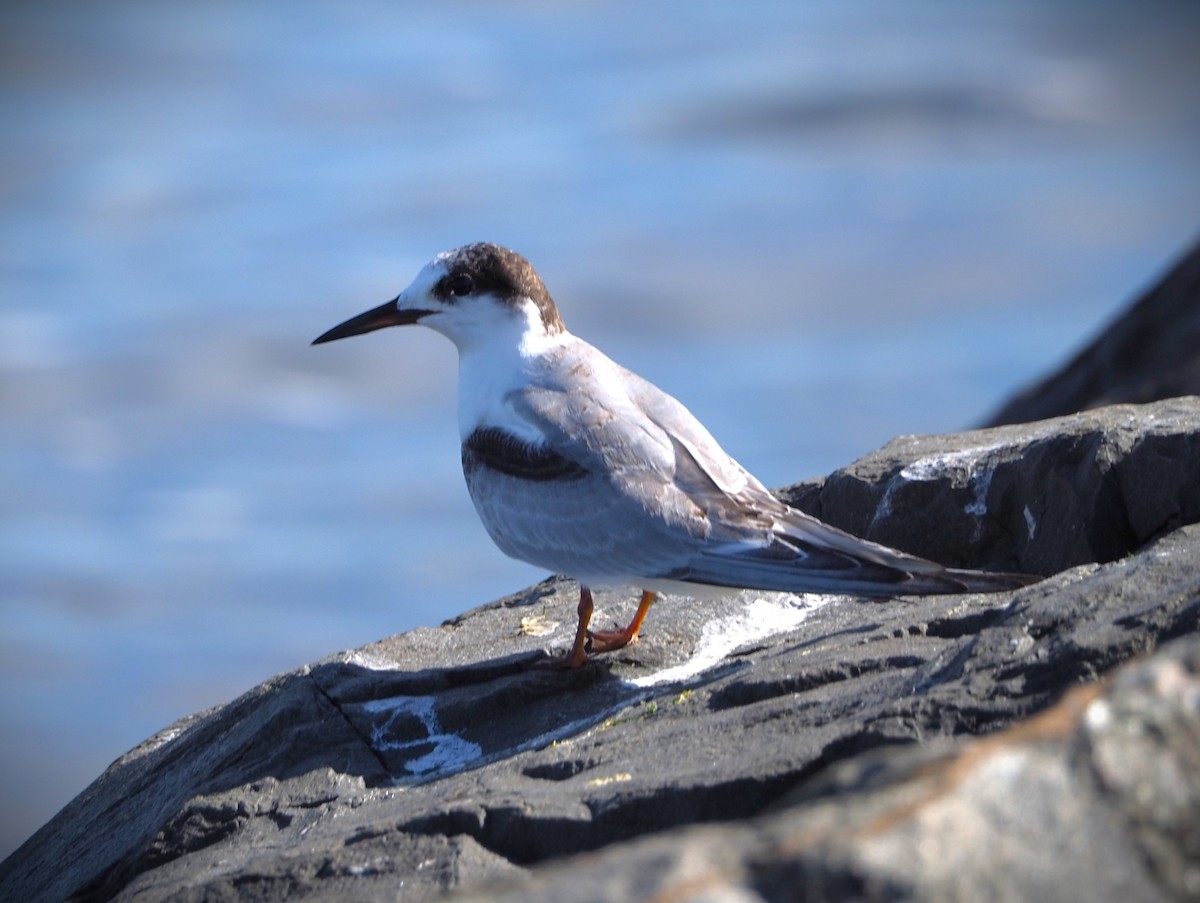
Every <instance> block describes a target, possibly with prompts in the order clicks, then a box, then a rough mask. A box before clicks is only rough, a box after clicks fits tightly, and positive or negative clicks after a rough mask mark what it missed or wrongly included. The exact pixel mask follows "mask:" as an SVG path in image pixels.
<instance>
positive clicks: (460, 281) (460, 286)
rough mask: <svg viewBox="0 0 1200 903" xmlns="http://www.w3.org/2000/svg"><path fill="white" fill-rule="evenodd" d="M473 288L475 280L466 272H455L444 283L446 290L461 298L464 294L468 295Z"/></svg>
mask: <svg viewBox="0 0 1200 903" xmlns="http://www.w3.org/2000/svg"><path fill="white" fill-rule="evenodd" d="M474 288H475V280H474V279H472V278H471V277H470V276H468V275H467V274H466V273H455V274H454V275H453V276H451V277H450V281H449V282H447V283H446V291H448V292H449V293H450V294H452V295H453V296H454V297H455V298H461V297H463V296H464V295H469V294H471V292H472V291H473V290H474Z"/></svg>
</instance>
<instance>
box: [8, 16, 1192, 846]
mask: <svg viewBox="0 0 1200 903" xmlns="http://www.w3.org/2000/svg"><path fill="white" fill-rule="evenodd" d="M1198 11H1200V5H1197V4H1195V3H1192V2H1190V0H1180V2H1170V0H1147V2H1138V3H1134V2H1126V3H1118V2H1104V0H1086V2H1085V0H1078V2H1076V0H1057V2H1048V0H1013V2H1005V3H958V2H950V0H917V2H912V3H906V4H893V3H889V2H885V0H849V2H843V0H837V2H833V0H815V2H795V0H787V2H758V3H742V4H733V3H724V2H695V3H686V4H684V3H679V4H669V3H661V2H624V3H584V2H579V3H566V4H555V3H537V2H526V3H462V2H453V3H438V4H416V3H385V2H344V3H339V4H310V3H284V2H272V3H258V4H239V3H233V2H211V3H205V4H188V5H184V4H171V3H156V2H149V0H146V2H130V0H114V2H109V3H104V4H97V3H80V2H62V3H53V4H51V3H32V2H25V3H17V4H10V5H9V6H8V7H6V12H5V16H4V24H3V26H2V31H0V72H2V73H3V79H2V83H0V117H2V118H0V122H2V124H3V139H4V140H3V143H2V144H0V160H2V161H3V166H2V171H0V518H2V519H0V681H2V683H0V775H3V777H2V778H0V812H3V813H4V815H3V825H2V826H0V854H4V853H7V852H9V851H11V850H12V849H13V848H14V847H15V846H16V845H17V844H18V843H19V842H20V841H21V840H23V839H24V838H25V837H26V836H28V834H29V833H30V832H31V831H32V830H34V829H35V828H36V827H37V826H38V825H39V824H41V823H42V822H43V821H45V819H47V818H48V817H49V816H50V815H52V814H53V812H54V811H55V810H56V809H57V808H58V807H59V806H61V805H62V804H64V803H65V802H67V801H68V800H69V799H70V798H71V797H72V796H74V795H75V794H76V793H78V792H79V791H80V790H81V789H83V787H84V786H85V785H86V784H87V783H88V782H89V781H90V780H91V779H92V778H94V777H96V776H97V775H98V774H99V772H100V771H101V770H102V769H103V768H104V767H105V766H106V765H107V764H108V763H109V762H110V761H111V760H112V759H113V758H115V757H116V756H118V755H119V754H121V753H122V752H124V751H125V750H127V749H128V748H130V747H132V746H134V745H135V744H137V743H138V742H139V741H140V740H142V739H143V738H145V737H146V736H148V735H149V734H151V733H152V732H154V731H155V730H157V729H158V728H160V727H163V726H164V725H166V724H168V723H169V722H170V721H172V720H174V719H176V718H178V717H180V716H182V715H185V714H188V713H190V712H192V711H195V710H197V709H200V708H203V707H207V706H211V705H214V704H217V703H219V702H222V701H224V700H227V699H229V698H231V697H233V696H235V695H236V694H238V693H240V692H241V691H243V690H245V689H247V688H249V687H251V686H252V685H254V684H255V683H257V682H259V681H261V680H263V679H265V678H267V677H269V676H271V675H272V674H275V673H277V672H279V671H282V670H285V669H290V668H294V667H297V666H299V665H302V664H304V663H306V662H309V661H313V660H315V659H317V658H320V657H322V656H324V655H326V654H328V653H330V652H333V651H335V650H337V649H340V648H347V647H353V646H357V645H361V644H363V643H367V642H369V641H372V640H374V639H377V638H379V637H382V636H385V635H387V634H390V633H395V632H399V631H402V630H406V629H409V628H412V627H414V626H417V625H435V624H437V623H439V622H440V621H442V620H443V619H444V618H446V617H449V616H452V615H454V614H456V613H459V612H461V611H463V610H464V609H466V608H468V607H470V606H473V605H476V604H478V603H482V602H485V601H488V600H490V599H493V598H495V597H498V596H500V595H503V594H506V593H509V592H512V591H514V590H517V589H519V588H521V587H523V586H525V585H527V584H529V583H531V582H533V581H535V580H537V579H540V578H541V577H542V576H544V575H543V574H542V573H541V572H539V571H537V570H535V569H533V568H529V567H526V566H524V565H521V564H518V563H516V562H511V561H508V560H507V559H505V558H504V557H503V556H502V555H501V554H500V553H499V552H497V551H496V550H495V549H494V548H493V547H492V546H491V544H490V542H489V541H488V539H487V537H486V535H485V534H484V532H483V530H482V528H481V527H480V526H479V524H478V523H477V521H476V519H475V515H474V512H473V510H472V508H471V505H470V501H469V499H468V498H467V495H466V491H465V489H464V487H463V484H462V479H461V474H460V472H459V464H458V438H457V434H456V426H455V413H454V370H455V364H456V361H455V356H454V350H453V346H451V345H450V344H449V343H448V342H446V341H445V340H444V339H442V338H440V337H439V336H437V335H435V334H434V333H431V332H428V331H426V330H419V329H410V330H407V331H400V330H389V331H385V332H381V333H376V334H373V335H371V336H367V337H364V338H359V339H354V340H352V341H347V342H340V343H337V344H335V345H330V346H325V347H321V348H310V347H309V345H308V343H309V341H310V340H311V339H312V338H313V337H314V336H316V335H317V334H318V333H320V332H322V331H323V330H325V329H326V328H328V327H330V326H332V325H334V324H335V323H338V322H340V321H341V320H343V319H345V318H346V317H348V316H350V315H352V314H355V313H358V312H360V311H362V310H365V309H366V308H368V307H373V306H375V305H377V304H379V303H381V302H382V301H384V300H386V299H387V298H390V297H392V296H394V295H395V294H396V293H397V292H398V291H399V290H400V289H401V288H403V287H404V285H406V284H407V283H408V281H409V279H411V277H412V276H413V275H414V274H415V272H416V270H417V269H418V268H419V266H420V265H421V264H422V263H424V262H425V260H427V259H428V258H429V257H431V256H432V255H433V254H434V253H436V252H438V251H440V250H442V249H444V248H448V247H452V246H455V245H459V244H462V243H464V242H468V241H474V240H479V239H488V240H493V241H498V242H500V243H502V244H506V245H508V246H510V247H513V248H515V249H517V250H519V251H521V252H522V253H524V254H525V255H526V256H528V257H530V258H531V260H532V261H533V262H534V264H535V266H537V268H538V269H539V271H540V272H541V273H542V275H543V277H544V278H545V280H546V282H547V284H548V286H549V288H550V290H551V292H552V293H553V294H554V296H555V297H556V299H557V300H558V302H559V305H560V307H561V308H562V309H563V313H564V316H565V318H566V321H567V323H568V326H570V327H571V328H572V329H573V330H574V331H575V332H577V333H579V334H581V335H583V336H585V337H586V338H588V339H589V340H591V341H593V342H594V343H595V344H598V345H599V346H600V347H602V348H604V349H605V350H606V351H607V352H608V353H609V354H610V355H611V356H613V357H614V358H616V359H617V360H618V361H620V362H622V363H624V364H626V365H627V366H630V367H632V368H633V369H635V370H637V371H639V372H641V373H642V374H643V375H645V376H647V377H649V378H650V379H652V380H654V381H655V382H657V383H659V384H660V385H661V386H663V387H664V388H666V389H668V390H669V391H672V392H673V393H674V394H676V395H678V396H680V397H681V398H682V399H683V400H684V401H685V403H687V404H688V405H689V406H690V407H691V408H692V410H693V411H694V412H695V413H696V414H697V415H698V416H699V417H700V418H701V419H702V420H703V421H705V422H706V423H707V424H708V425H709V427H710V428H711V429H712V430H713V432H714V433H715V434H716V435H717V436H718V437H719V438H721V439H722V441H723V443H724V444H725V445H726V447H727V448H728V449H729V450H730V451H731V452H732V453H733V454H734V455H735V456H736V457H737V458H739V459H740V460H741V461H742V462H743V463H744V464H745V465H747V467H749V468H750V469H751V470H752V471H754V472H755V473H756V474H757V475H758V476H759V477H761V478H762V479H763V480H764V481H765V482H766V483H767V484H768V485H782V484H786V483H789V482H794V481H796V480H799V479H802V478H807V477H811V476H815V475H818V474H823V473H825V472H828V471H829V470H832V469H834V468H836V467H838V466H840V465H843V464H846V463H848V462H849V461H851V460H852V459H853V458H855V457H856V456H858V455H861V454H863V453H865V452H867V451H869V450H871V449H872V448H875V447H876V446H878V445H880V444H882V443H884V442H885V441H887V440H888V439H889V438H891V437H892V436H893V435H896V434H898V433H908V432H937V431H948V430H955V429H959V428H963V427H966V426H969V425H971V424H973V423H976V422H978V421H979V420H981V419H982V418H983V417H985V416H986V415H987V414H988V412H989V411H990V410H992V409H993V408H994V407H995V406H996V405H997V404H998V403H999V402H1000V401H1001V400H1002V399H1003V398H1004V397H1005V396H1007V395H1008V394H1009V393H1010V392H1012V391H1013V390H1014V389H1016V388H1018V387H1019V386H1021V385H1022V384H1024V383H1026V382H1028V381H1029V380H1031V379H1033V378H1034V377H1036V376H1038V375H1039V374H1041V373H1043V372H1044V371H1045V370H1046V369H1047V368H1049V367H1051V366H1053V365H1055V364H1057V363H1058V362H1060V361H1061V360H1062V359H1063V357H1064V355H1065V353H1066V352H1067V351H1068V350H1069V349H1072V348H1074V347H1077V346H1078V345H1079V344H1080V343H1081V342H1082V341H1083V340H1084V339H1085V338H1086V337H1087V336H1089V335H1090V334H1092V333H1093V332H1094V331H1095V330H1096V329H1097V328H1098V327H1099V326H1100V325H1101V324H1102V323H1103V322H1104V321H1105V320H1106V319H1107V318H1108V317H1109V316H1111V315H1112V314H1113V313H1114V312H1115V311H1116V310H1117V309H1119V308H1120V307H1121V306H1122V305H1123V304H1124V303H1125V302H1126V301H1128V300H1129V299H1130V298H1131V297H1132V296H1133V294H1134V293H1135V292H1136V291H1137V290H1139V289H1140V288H1143V287H1145V286H1146V285H1147V284H1148V283H1149V282H1150V281H1152V280H1153V279H1154V278H1155V277H1156V276H1157V275H1158V274H1159V273H1160V272H1161V270H1162V268H1163V267H1165V266H1166V265H1167V264H1168V263H1169V262H1170V260H1171V258H1172V257H1173V256H1174V255H1175V254H1177V253H1178V252H1179V251H1181V250H1182V249H1183V248H1184V246H1185V245H1187V244H1188V243H1189V242H1190V241H1191V240H1192V239H1193V238H1194V237H1195V233H1196V230H1197V228H1198V227H1200V215H1198V211H1200V141H1198V138H1200V103H1197V87H1196V86H1197V85H1198V84H1200V55H1197V54H1196V52H1195V49H1194V48H1195V46H1196V38H1197V37H1200V30H1198V28H1197V25H1198V22H1200V17H1198V15H1197V13H1198ZM563 614H564V619H565V620H566V621H567V622H569V620H570V613H568V612H564V613H563ZM563 639H564V641H565V638H563Z"/></svg>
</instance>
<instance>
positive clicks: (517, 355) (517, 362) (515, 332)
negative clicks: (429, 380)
mask: <svg viewBox="0 0 1200 903" xmlns="http://www.w3.org/2000/svg"><path fill="white" fill-rule="evenodd" d="M494 310H495V314H496V315H495V316H486V317H481V318H480V319H479V320H478V321H475V322H473V323H471V324H469V325H468V328H455V329H454V330H453V333H454V334H451V331H450V330H442V329H439V330H438V331H439V332H444V333H445V334H446V335H447V336H448V337H449V338H450V339H451V340H452V341H453V342H454V344H455V345H456V346H457V347H458V430H459V435H460V437H461V438H462V439H463V440H465V439H466V438H467V437H468V436H470V435H471V433H473V432H474V431H475V430H476V429H478V428H480V427H489V426H496V427H502V428H503V429H505V430H508V431H509V432H512V433H514V434H515V435H518V436H521V437H522V438H525V439H528V440H529V441H532V442H536V441H540V434H539V433H538V431H537V430H536V428H534V427H533V425H532V424H529V423H528V422H527V421H525V420H524V419H523V418H521V417H520V416H519V415H518V414H517V413H516V411H515V410H514V409H513V407H512V404H511V403H510V400H509V395H510V393H512V392H513V391H514V390H516V389H519V388H521V387H523V386H526V385H528V384H529V382H530V381H531V378H533V377H535V374H536V372H537V371H538V370H539V369H540V363H541V361H542V360H543V359H544V356H545V355H546V354H547V353H548V352H549V351H550V350H551V349H553V348H555V347H557V346H559V345H561V344H562V343H563V341H564V340H565V339H566V337H567V335H568V333H566V332H565V331H563V332H559V333H555V334H554V335H547V334H546V329H545V327H544V326H543V325H542V319H541V315H540V314H539V313H538V310H537V308H536V307H535V306H534V305H533V304H532V303H531V302H527V303H524V304H522V305H521V306H520V308H518V309H517V310H513V309H512V308H509V309H507V310H501V309H499V308H498V307H496V308H494ZM435 321H436V318H430V322H429V324H428V325H430V326H433V327H434V328H435V329H436V328H438V325H440V324H437V325H435ZM455 325H456V327H457V326H460V325H461V324H455Z"/></svg>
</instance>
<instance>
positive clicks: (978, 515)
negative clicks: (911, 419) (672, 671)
mask: <svg viewBox="0 0 1200 903" xmlns="http://www.w3.org/2000/svg"><path fill="white" fill-rule="evenodd" d="M1197 403H1198V402H1197V399H1196V398H1194V397H1191V398H1181V399H1176V400H1168V401H1164V402H1160V403H1158V404H1154V405H1148V406H1134V405H1124V406H1113V407H1109V408H1104V409H1102V410H1099V411H1093V412H1085V413H1083V414H1077V415H1075V416H1073V417H1064V418H1058V419H1054V420H1047V421H1043V422H1040V423H1032V424H1022V425H1016V426H1009V427H997V428H993V429H987V430H976V431H974V432H968V433H959V434H956V435H953V436H900V437H898V438H896V439H893V440H892V441H891V442H889V443H888V444H887V445H885V446H884V447H883V448H882V449H880V450H879V451H877V452H874V453H873V454H870V455H868V456H866V457H865V458H862V459H860V460H858V461H856V462H855V463H854V464H852V465H850V466H849V467H847V468H845V469H843V470H839V471H837V472H836V473H834V474H831V475H830V476H829V477H826V478H824V479H819V480H812V481H809V482H806V483H800V484H798V485H796V486H791V487H788V488H787V489H785V490H782V491H781V492H780V493H779V495H780V497H781V498H783V499H785V500H786V501H787V502H788V503H789V504H791V505H794V506H796V507H797V508H800V509H802V510H804V511H807V512H808V513H810V514H812V515H815V516H816V517H819V518H821V519H822V520H824V521H825V522H827V523H830V524H833V525H834V526H837V527H841V528H842V529H844V530H848V531H850V532H851V533H854V534H855V535H857V536H863V537H866V538H867V539H872V540H874V541H876V542H881V543H883V544H885V545H889V546H893V547H894V548H898V549H903V550H904V551H906V552H912V553H914V554H916V555H921V556H923V557H926V558H931V559H933V560H934V561H940V562H942V563H943V564H949V565H955V566H960V567H980V568H984V569H992V570H1005V571H1011V570H1016V571H1024V572H1027V573H1035V574H1053V573H1057V572H1058V571H1061V570H1063V569H1065V568H1069V567H1073V566H1074V565H1078V564H1085V563H1087V562H1091V561H1099V562H1106V561H1115V560H1117V559H1119V558H1122V557H1124V556H1126V555H1129V554H1130V553H1132V552H1134V551H1136V550H1137V549H1139V548H1141V547H1142V546H1143V545H1144V544H1145V543H1146V542H1147V541H1148V540H1150V539H1153V538H1155V537H1157V536H1162V535H1163V534H1165V533H1167V532H1169V531H1170V530H1173V529H1175V528H1176V527H1179V526H1181V525H1183V524H1190V523H1195V522H1196V521H1200V432H1198V431H1197V429H1196V427H1197V426H1200V423H1197V421H1196V419H1195V411H1196V409H1197Z"/></svg>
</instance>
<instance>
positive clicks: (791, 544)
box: [659, 509, 1041, 597]
mask: <svg viewBox="0 0 1200 903" xmlns="http://www.w3.org/2000/svg"><path fill="white" fill-rule="evenodd" d="M787 515H788V516H787V518H786V520H784V521H783V522H782V523H780V524H778V526H777V529H776V530H775V532H774V533H773V534H772V536H771V538H770V540H769V541H768V542H767V543H765V544H764V543H761V542H760V543H750V542H747V543H735V544H727V545H721V546H718V547H715V548H713V549H708V550H704V551H702V552H700V553H699V554H697V555H695V556H693V558H692V559H691V560H690V561H689V562H688V563H687V565H686V566H684V567H680V568H675V569H674V570H672V571H671V572H670V573H668V574H661V575H659V576H661V577H664V578H668V579H672V580H683V581H687V582H692V583H702V584H707V585H710V586H728V587H739V588H745V589H762V590H771V591H776V592H811V593H846V594H850V595H862V596H873V597H890V596H900V595H927V594H929V595H932V594H950V593H995V592H1003V591H1005V590H1012V589H1018V588H1020V587H1022V586H1027V585H1029V584H1030V583H1034V582H1036V581H1037V580H1040V579H1041V578H1040V577H1038V576H1036V575H1030V574H1013V573H1003V572H993V571H974V570H967V569H961V568H947V567H943V566H942V565H940V564H937V563H936V562H933V561H929V560H927V559H924V558H919V557H917V556H915V555H908V554H906V553H904V552H900V551H898V550H896V549H891V548H888V547H887V546H883V545H880V544H879V543H874V542H871V541H869V540H865V539H859V538H858V537H857V536H853V535H852V534H850V533H846V532H845V531H843V530H839V529H837V528H836V527H831V526H829V525H828V524H825V523H822V522H821V521H819V520H817V519H816V518H813V517H810V516H809V515H807V514H804V513H802V512H800V511H795V510H794V509H793V510H789V511H788V513H787Z"/></svg>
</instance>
